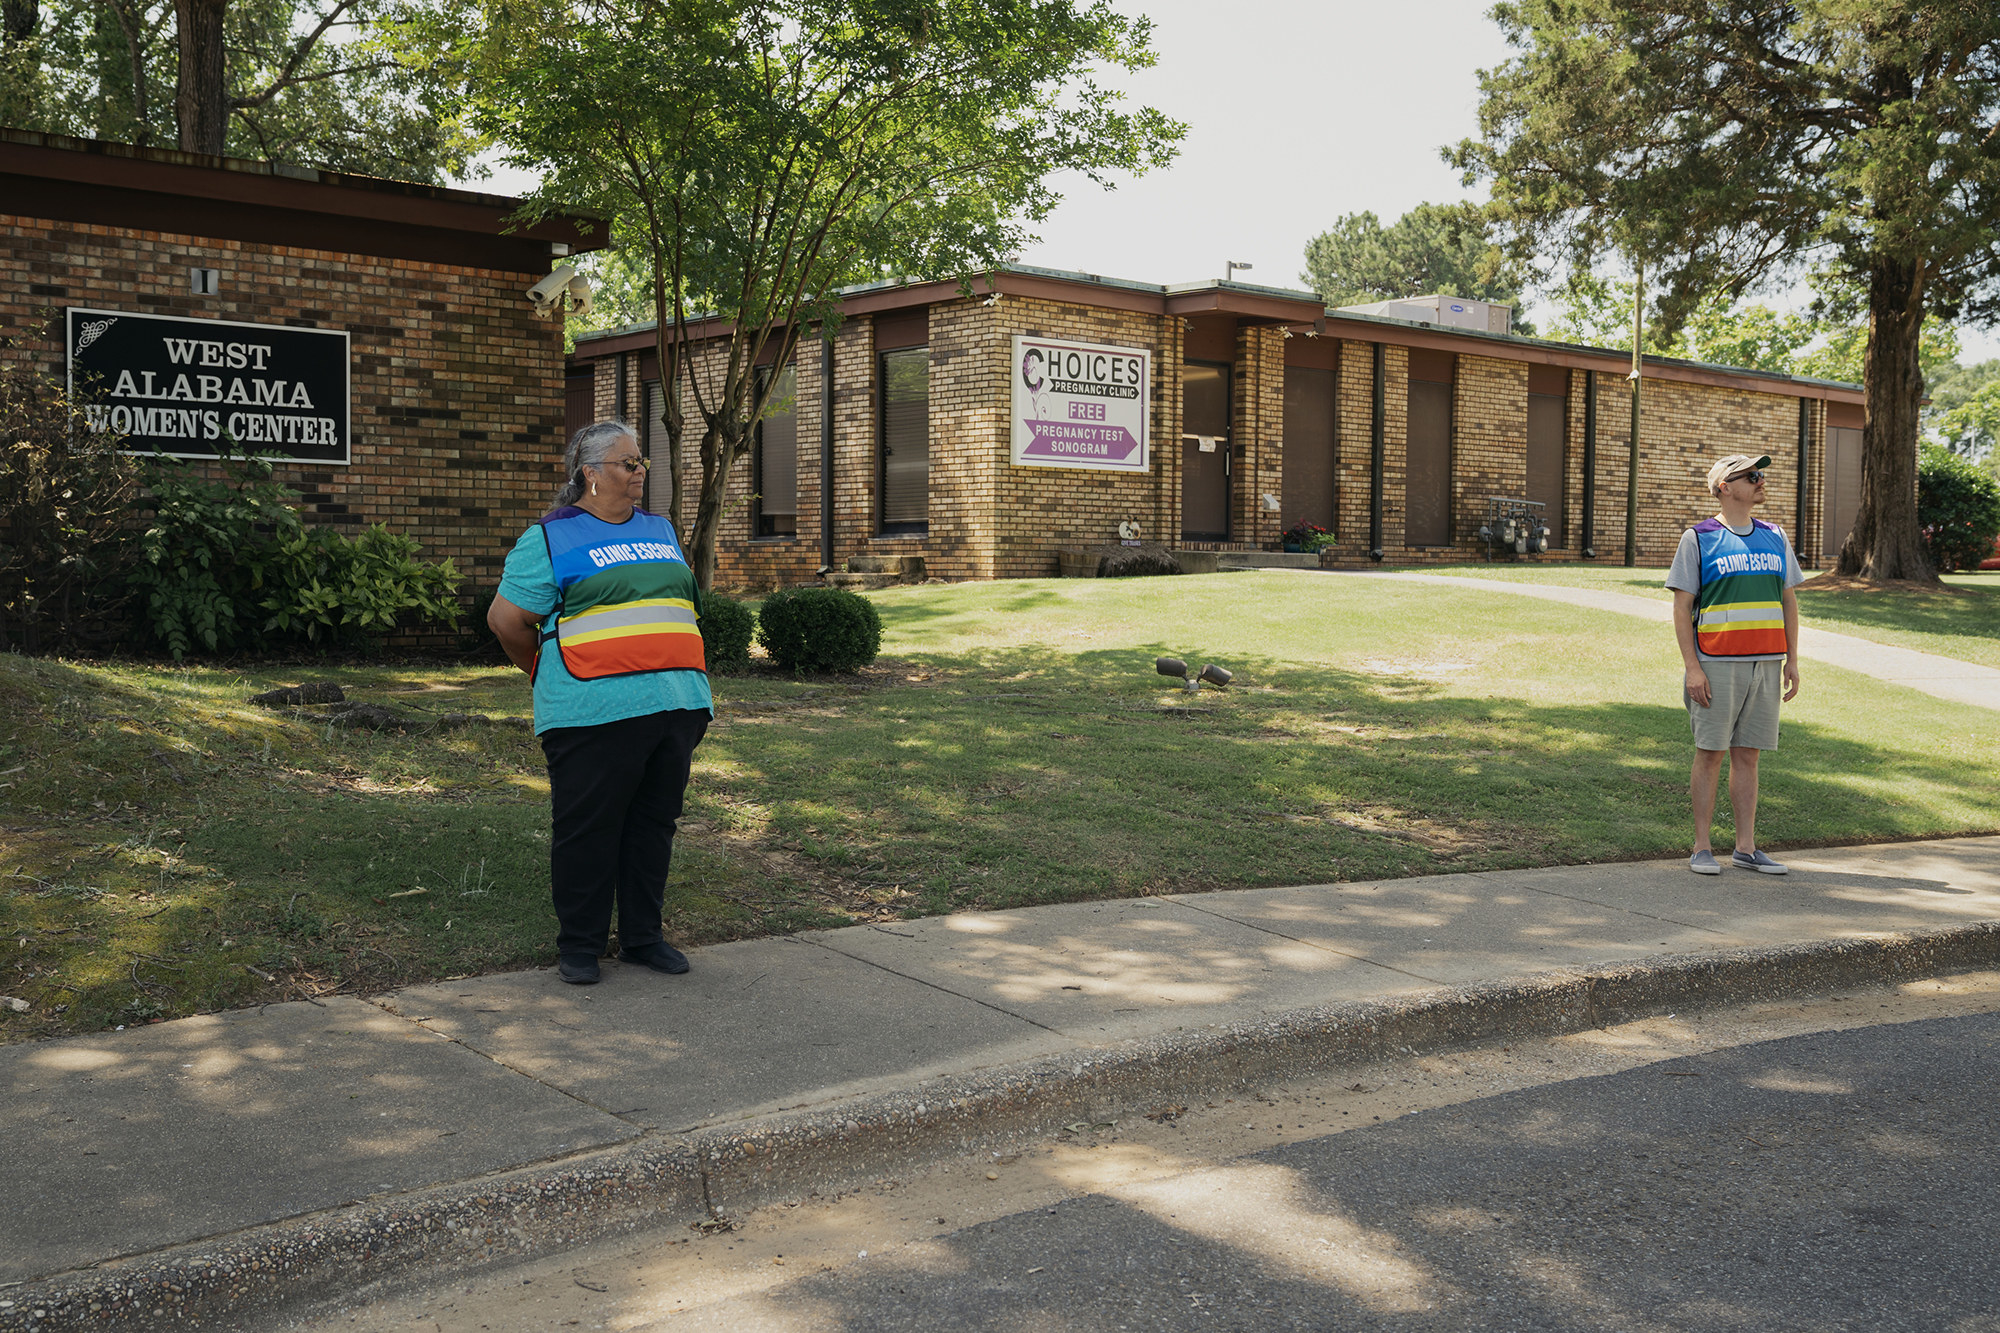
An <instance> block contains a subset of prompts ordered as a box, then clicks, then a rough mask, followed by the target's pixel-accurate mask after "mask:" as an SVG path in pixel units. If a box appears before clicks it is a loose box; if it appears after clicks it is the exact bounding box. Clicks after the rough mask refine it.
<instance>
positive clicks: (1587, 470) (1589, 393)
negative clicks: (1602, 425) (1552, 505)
mask: <svg viewBox="0 0 2000 1333" xmlns="http://www.w3.org/2000/svg"><path fill="white" fill-rule="evenodd" d="M1583 558H1584V559H1585V560H1595V559H1596V558H1597V372H1596V371H1594V370H1586V371H1584V372H1583Z"/></svg>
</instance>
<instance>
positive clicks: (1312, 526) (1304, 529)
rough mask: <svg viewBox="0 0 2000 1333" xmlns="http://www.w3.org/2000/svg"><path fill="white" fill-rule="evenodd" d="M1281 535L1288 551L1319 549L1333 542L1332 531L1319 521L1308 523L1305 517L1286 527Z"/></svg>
mask: <svg viewBox="0 0 2000 1333" xmlns="http://www.w3.org/2000/svg"><path fill="white" fill-rule="evenodd" d="M1280 536H1281V539H1282V540H1283V542H1284V545H1285V549H1286V550H1287V551H1317V550H1318V549H1319V548H1320V547H1322V546H1330V545H1332V544H1333V534H1332V533H1331V532H1328V531H1327V530H1326V529H1325V528H1323V527H1321V526H1320V525H1319V524H1317V523H1308V522H1306V521H1305V520H1304V519H1300V520H1299V521H1298V522H1296V523H1294V524H1292V526H1290V527H1289V528H1286V529H1285V530H1284V532H1283V533H1282V534H1280Z"/></svg>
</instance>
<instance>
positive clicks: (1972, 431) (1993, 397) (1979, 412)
mask: <svg viewBox="0 0 2000 1333" xmlns="http://www.w3.org/2000/svg"><path fill="white" fill-rule="evenodd" d="M1924 423H1925V425H1927V426H1929V427H1930V428H1931V430H1932V432H1933V433H1934V434H1935V435H1936V436H1937V437H1938V438H1939V439H1940V440H1942V441H1943V443H1944V445H1945V447H1946V448H1948V449H1950V450H1951V451H1952V452H1953V453H1956V454H1962V455H1964V456H1965V457H1967V458H1983V459H1985V460H1986V461H1987V463H1988V464H1989V465H1990V466H1993V467H1994V469H1995V470H1996V472H2000V451H1996V450H1995V449H1994V447H1993V446H1994V443H1995V442H1996V441H2000V361H1981V362H1979V363H1978V364H1977V365H1971V366H1955V367H1953V368H1952V370H1951V371H1950V372H1949V373H1947V374H1945V375H1943V376H1941V377H1939V378H1938V379H1937V380H1936V381H1934V384H1933V387H1932V389H1931V401H1930V406H1929V407H1926V408H1925V409H1924Z"/></svg>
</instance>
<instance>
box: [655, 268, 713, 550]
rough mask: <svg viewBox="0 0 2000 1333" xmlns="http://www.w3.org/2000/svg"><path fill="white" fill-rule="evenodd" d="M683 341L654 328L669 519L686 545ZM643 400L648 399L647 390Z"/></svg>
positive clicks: (664, 327) (667, 329) (668, 328)
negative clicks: (664, 440) (665, 435)
mask: <svg viewBox="0 0 2000 1333" xmlns="http://www.w3.org/2000/svg"><path fill="white" fill-rule="evenodd" d="M655 290H656V291H657V290H658V284H655ZM654 308H655V309H656V310H657V309H664V308H665V307H663V306H655V307H654ZM679 339H680V330H679V329H677V328H675V327H674V326H673V325H672V324H671V323H669V322H668V321H667V320H666V319H664V318H662V319H661V320H660V321H659V322H658V323H657V324H656V325H655V326H654V330H653V352H654V355H655V356H656V357H657V358H658V360H659V363H660V424H661V425H662V426H665V427H666V430H667V460H666V478H667V505H666V518H667V522H669V523H671V524H673V525H674V531H675V532H677V533H679V534H680V536H681V540H682V541H683V542H685V541H686V540H687V530H686V529H685V528H683V527H682V526H681V490H682V487H681V458H682V455H683V454H684V453H685V449H684V446H683V441H684V440H685V439H686V437H687V413H686V412H685V411H684V410H683V409H682V406H681V361H682V358H681V355H680V349H681V348H682V347H683V346H685V344H683V343H681V342H680V340H679ZM641 396H642V397H643V396H644V393H643V388H642V391H641ZM646 411H647V405H646V404H645V403H641V404H640V405H639V412H640V415H641V416H644V414H645V413H646ZM653 466H654V467H655V468H658V467H659V466H660V460H659V459H657V458H656V459H654V460H653ZM702 586H703V587H706V586H707V585H706V584H703V585H702Z"/></svg>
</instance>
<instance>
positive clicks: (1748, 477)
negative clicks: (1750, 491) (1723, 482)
mask: <svg viewBox="0 0 2000 1333" xmlns="http://www.w3.org/2000/svg"><path fill="white" fill-rule="evenodd" d="M1729 480H1731V481H1747V482H1749V483H1750V484H1751V485H1752V486H1755V485H1756V484H1757V483H1758V482H1760V481H1762V480H1764V474H1763V473H1762V472H1760V471H1758V470H1757V469H1755V468H1752V469H1751V470H1750V471H1748V472H1739V473H1737V474H1736V475H1735V476H1733V477H1731V478H1729Z"/></svg>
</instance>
